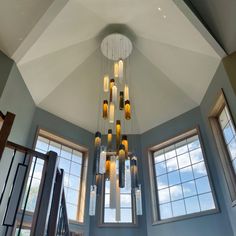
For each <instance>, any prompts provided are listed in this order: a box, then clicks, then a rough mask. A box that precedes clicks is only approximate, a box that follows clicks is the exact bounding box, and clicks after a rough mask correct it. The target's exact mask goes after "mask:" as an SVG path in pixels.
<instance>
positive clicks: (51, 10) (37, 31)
mask: <svg viewBox="0 0 236 236" xmlns="http://www.w3.org/2000/svg"><path fill="white" fill-rule="evenodd" d="M68 2H69V0H61V1H56V0H54V1H53V2H52V3H51V5H50V6H49V7H48V8H47V9H46V10H45V12H44V14H43V15H42V16H41V17H40V18H39V19H38V21H37V22H36V23H35V25H34V26H33V27H32V28H31V30H30V31H29V32H28V34H27V35H26V36H25V38H24V40H23V41H22V43H21V44H20V45H19V46H18V47H17V48H16V50H15V51H14V52H13V54H12V55H11V58H12V59H14V61H15V62H16V63H18V62H19V61H20V60H21V59H22V58H23V57H24V55H25V54H26V53H27V51H28V50H29V49H30V48H31V47H32V46H33V45H34V44H35V42H37V40H38V38H39V37H40V36H41V35H42V34H43V32H45V30H46V29H47V28H48V27H49V25H50V24H51V23H52V22H53V21H54V20H55V18H56V17H57V15H58V14H59V13H60V12H61V11H62V9H63V8H64V7H65V6H66V4H67V3H68Z"/></svg>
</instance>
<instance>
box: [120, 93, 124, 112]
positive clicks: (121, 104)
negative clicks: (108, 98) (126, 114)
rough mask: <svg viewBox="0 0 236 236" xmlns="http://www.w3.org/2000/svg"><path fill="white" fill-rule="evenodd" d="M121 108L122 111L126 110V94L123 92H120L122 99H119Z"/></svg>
mask: <svg viewBox="0 0 236 236" xmlns="http://www.w3.org/2000/svg"><path fill="white" fill-rule="evenodd" d="M119 100H120V101H119V103H120V104H119V107H120V110H123V109H124V92H123V91H120V99H119Z"/></svg>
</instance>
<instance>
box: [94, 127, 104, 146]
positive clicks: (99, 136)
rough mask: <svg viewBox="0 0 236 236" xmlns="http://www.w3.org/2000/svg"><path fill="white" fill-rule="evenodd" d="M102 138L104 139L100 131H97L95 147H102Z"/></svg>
mask: <svg viewBox="0 0 236 236" xmlns="http://www.w3.org/2000/svg"><path fill="white" fill-rule="evenodd" d="M101 138H102V134H101V133H100V132H99V131H97V132H96V133H95V142H94V144H95V147H100V146H101Z"/></svg>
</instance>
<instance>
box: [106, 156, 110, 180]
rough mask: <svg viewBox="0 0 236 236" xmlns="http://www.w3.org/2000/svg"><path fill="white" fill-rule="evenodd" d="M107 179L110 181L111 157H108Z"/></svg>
mask: <svg viewBox="0 0 236 236" xmlns="http://www.w3.org/2000/svg"><path fill="white" fill-rule="evenodd" d="M105 179H107V180H109V179H110V157H107V160H106V173H105Z"/></svg>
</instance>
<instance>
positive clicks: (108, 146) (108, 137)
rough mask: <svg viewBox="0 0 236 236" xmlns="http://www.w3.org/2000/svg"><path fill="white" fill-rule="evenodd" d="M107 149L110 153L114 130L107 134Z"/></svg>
mask: <svg viewBox="0 0 236 236" xmlns="http://www.w3.org/2000/svg"><path fill="white" fill-rule="evenodd" d="M107 149H108V151H111V149H112V129H109V130H108V133H107Z"/></svg>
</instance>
